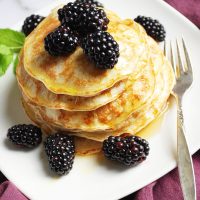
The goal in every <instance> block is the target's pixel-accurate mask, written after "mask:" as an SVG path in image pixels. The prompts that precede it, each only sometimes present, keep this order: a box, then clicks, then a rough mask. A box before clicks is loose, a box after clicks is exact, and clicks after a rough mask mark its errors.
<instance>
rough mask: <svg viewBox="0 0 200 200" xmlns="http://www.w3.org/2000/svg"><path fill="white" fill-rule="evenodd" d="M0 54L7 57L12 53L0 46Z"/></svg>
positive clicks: (5, 47)
mask: <svg viewBox="0 0 200 200" xmlns="http://www.w3.org/2000/svg"><path fill="white" fill-rule="evenodd" d="M0 54H3V55H9V54H12V52H11V50H10V48H9V47H7V46H5V45H2V44H0Z"/></svg>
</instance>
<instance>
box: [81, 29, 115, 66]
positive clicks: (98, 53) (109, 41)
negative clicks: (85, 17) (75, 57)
mask: <svg viewBox="0 0 200 200" xmlns="http://www.w3.org/2000/svg"><path fill="white" fill-rule="evenodd" d="M81 47H82V48H83V51H84V53H85V54H86V55H87V56H88V57H89V58H90V59H91V60H92V61H93V62H94V63H95V64H96V66H97V67H98V68H100V69H112V68H113V67H114V65H115V64H116V63H117V62H118V57H119V45H118V43H117V42H116V41H115V40H114V38H113V37H112V36H111V35H110V34H109V33H108V32H104V31H98V32H95V33H91V34H89V35H87V36H86V37H85V38H83V40H82V41H81Z"/></svg>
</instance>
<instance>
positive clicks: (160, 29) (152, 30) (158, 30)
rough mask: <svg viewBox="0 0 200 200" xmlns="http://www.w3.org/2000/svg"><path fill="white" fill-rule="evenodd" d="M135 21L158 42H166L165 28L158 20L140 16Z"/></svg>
mask: <svg viewBox="0 0 200 200" xmlns="http://www.w3.org/2000/svg"><path fill="white" fill-rule="evenodd" d="M134 21H136V22H137V23H139V24H140V25H142V26H143V27H144V29H145V30H146V32H147V34H148V35H149V36H151V37H152V38H154V39H155V40H156V41H158V42H162V41H164V40H165V36H166V32H165V29H164V26H163V25H162V24H161V23H160V22H159V21H158V20H156V19H152V18H151V17H145V16H140V15H139V16H138V17H137V18H135V19H134Z"/></svg>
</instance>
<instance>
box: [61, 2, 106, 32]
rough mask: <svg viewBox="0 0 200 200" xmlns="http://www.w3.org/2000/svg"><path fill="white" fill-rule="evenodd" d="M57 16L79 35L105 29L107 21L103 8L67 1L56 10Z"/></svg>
mask: <svg viewBox="0 0 200 200" xmlns="http://www.w3.org/2000/svg"><path fill="white" fill-rule="evenodd" d="M58 17H59V20H60V22H61V23H62V24H66V25H67V26H70V27H71V28H72V29H73V30H74V31H76V32H77V33H78V34H79V35H80V36H84V35H86V34H88V33H92V32H95V31H98V30H103V31H106V30H107V28H108V27H107V25H108V23H109V20H108V18H107V17H106V13H105V12H104V10H103V9H99V8H97V7H95V6H94V5H90V4H84V3H68V4H67V5H65V6H64V7H63V8H62V9H59V10H58Z"/></svg>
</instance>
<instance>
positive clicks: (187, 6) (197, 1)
mask: <svg viewBox="0 0 200 200" xmlns="http://www.w3.org/2000/svg"><path fill="white" fill-rule="evenodd" d="M165 1H166V2H167V3H169V4H170V5H171V6H172V7H174V8H175V9H177V10H178V11H179V12H181V13H182V14H183V15H185V16H186V17H187V18H188V19H189V20H191V21H192V22H193V23H194V24H196V25H197V26H198V27H199V28H200V0H165Z"/></svg>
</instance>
